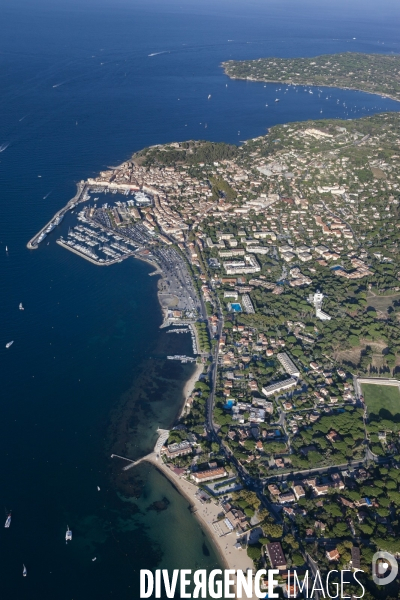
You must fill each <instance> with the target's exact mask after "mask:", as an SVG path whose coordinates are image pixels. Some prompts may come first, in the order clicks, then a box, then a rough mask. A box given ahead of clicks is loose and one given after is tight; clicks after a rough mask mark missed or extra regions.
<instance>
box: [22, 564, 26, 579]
mask: <svg viewBox="0 0 400 600" xmlns="http://www.w3.org/2000/svg"><path fill="white" fill-rule="evenodd" d="M22 567H23V569H22V575H23V577H26V575H27V570H26V566H25V565H22Z"/></svg>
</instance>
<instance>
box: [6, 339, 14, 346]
mask: <svg viewBox="0 0 400 600" xmlns="http://www.w3.org/2000/svg"><path fill="white" fill-rule="evenodd" d="M13 343H14V340H11V342H8V344H6V348H9V347H10V346H12V345H13Z"/></svg>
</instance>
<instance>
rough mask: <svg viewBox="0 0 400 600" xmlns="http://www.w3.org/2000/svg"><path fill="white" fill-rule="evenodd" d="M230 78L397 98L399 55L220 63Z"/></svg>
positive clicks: (399, 90)
mask: <svg viewBox="0 0 400 600" xmlns="http://www.w3.org/2000/svg"><path fill="white" fill-rule="evenodd" d="M222 66H223V68H224V71H225V73H226V74H227V75H228V76H229V77H231V78H233V79H248V80H250V81H266V82H274V83H285V84H291V85H313V86H327V87H336V88H347V89H352V90H360V91H363V92H369V93H371V94H380V95H383V96H386V97H388V98H392V99H393V100H399V101H400V56H396V55H388V54H360V53H358V52H344V53H341V54H323V55H321V56H314V57H311V58H275V57H274V58H271V57H270V58H259V59H257V60H243V61H236V60H229V61H227V62H224V63H222Z"/></svg>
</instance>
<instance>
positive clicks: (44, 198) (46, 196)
mask: <svg viewBox="0 0 400 600" xmlns="http://www.w3.org/2000/svg"><path fill="white" fill-rule="evenodd" d="M52 191H53V190H50V192H48V194H46V195H45V196H43V200H46V198H48V197H49V196H50V194H51V192H52Z"/></svg>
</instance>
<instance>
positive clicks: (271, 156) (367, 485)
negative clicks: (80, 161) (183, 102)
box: [58, 113, 400, 598]
mask: <svg viewBox="0 0 400 600" xmlns="http://www.w3.org/2000/svg"><path fill="white" fill-rule="evenodd" d="M399 165H400V117H399V116H398V114H395V113H387V114H380V115H376V116H374V117H368V118H363V119H359V120H353V121H338V120H321V121H314V122H305V123H290V124H285V125H278V126H275V127H273V128H272V129H271V130H270V131H269V132H268V134H267V135H266V136H262V137H259V138H256V139H252V140H248V141H247V142H244V143H243V144H242V145H241V146H239V147H236V146H230V145H227V144H212V143H210V142H194V141H189V142H184V143H178V142H177V143H172V144H167V145H164V146H153V147H151V148H146V149H145V150H143V151H141V152H138V153H136V154H135V155H134V156H133V157H132V158H131V159H130V160H128V161H126V162H125V163H123V164H122V165H120V166H119V167H117V168H114V169H109V170H107V171H104V172H101V173H100V175H99V177H97V178H94V179H90V180H88V181H86V182H82V184H81V194H82V195H81V196H80V198H79V199H78V202H77V203H75V205H78V204H80V203H82V207H79V213H78V220H79V224H77V225H75V226H74V228H73V229H72V230H70V231H69V233H68V237H67V239H65V238H59V240H58V243H59V244H60V245H62V246H63V247H65V248H66V249H68V250H72V251H74V252H75V253H77V254H80V255H81V256H82V258H86V259H90V260H91V262H93V263H94V264H98V265H100V264H103V265H105V264H113V263H114V262H120V261H121V260H123V259H125V258H128V257H131V256H135V257H137V258H140V259H142V260H146V261H147V262H149V263H150V264H152V265H153V266H154V267H155V268H156V271H155V272H156V273H157V274H159V275H161V278H160V280H159V298H160V303H161V306H162V308H163V313H164V315H163V316H164V320H163V324H164V326H166V327H169V326H173V327H174V328H178V329H179V328H180V327H184V328H190V331H191V332H192V336H193V339H194V345H193V350H194V355H195V358H196V360H197V370H196V379H198V381H197V382H196V383H194V386H193V390H192V391H191V393H190V394H188V396H187V398H186V400H185V405H184V407H183V410H182V413H181V417H180V419H179V421H178V422H177V424H176V426H175V428H174V429H172V430H171V431H170V432H169V434H168V437H166V438H165V440H164V443H163V445H162V446H161V447H160V448H158V450H157V452H156V456H153V457H152V462H154V464H156V465H157V466H158V467H159V468H162V470H163V471H164V472H165V473H168V476H169V477H171V479H172V480H173V481H174V482H175V484H176V485H177V487H178V488H179V489H181V490H183V492H184V493H185V494H186V496H187V497H188V498H189V499H190V501H191V503H192V504H193V505H194V506H196V512H197V513H198V514H199V518H200V516H201V515H202V516H201V519H202V520H203V522H204V523H206V524H207V527H208V529H209V531H210V532H211V533H212V535H213V537H214V540H215V542H216V545H217V547H218V548H219V550H220V553H221V555H222V557H223V559H224V561H225V563H226V564H227V565H228V566H230V567H231V568H232V565H235V566H236V567H237V566H238V565H242V566H243V568H254V567H257V568H262V567H263V566H265V565H267V567H268V566H271V567H272V568H276V569H278V570H279V571H280V576H279V583H280V589H281V592H282V593H283V594H284V595H285V596H287V597H293V594H294V593H295V592H296V590H294V588H293V585H292V584H291V583H290V581H288V572H289V571H290V570H291V571H292V572H293V570H295V571H296V573H297V575H298V577H299V580H301V579H302V576H304V573H305V571H306V569H311V570H312V571H315V570H316V569H318V570H320V571H321V572H324V571H327V570H329V569H332V568H341V569H348V570H349V571H352V570H357V569H363V570H364V571H365V574H366V575H367V574H369V573H370V570H371V558H372V556H373V554H374V553H375V552H376V550H379V549H381V550H387V551H390V552H392V553H394V554H396V553H398V552H400V548H399V547H398V541H397V540H398V533H399V531H400V530H399V515H400V491H399V482H400V470H399V467H398V457H399V454H400V438H399V433H400V378H399V374H400V342H399V339H400V322H399V313H400V255H399V246H398V237H399V233H398V232H399V228H400V208H399V202H400V175H399V174H398V173H399ZM100 198H101V199H100ZM105 198H106V199H107V201H105V200H104V199H105ZM110 198H111V199H112V198H114V199H115V200H116V201H111V200H110ZM96 247H97V249H95V248H96ZM100 249H101V252H102V254H101V255H100ZM88 252H92V253H93V255H90V254H88ZM100 256H101V257H100ZM100 261H102V263H100ZM178 358H180V357H178ZM363 583H364V585H365V587H366V589H367V592H366V596H365V597H366V598H374V597H376V596H375V595H374V593H375V592H374V589H375V587H374V586H375V584H373V583H372V581H371V580H370V578H369V579H368V578H367V577H366V576H364V579H363ZM354 589H355V588H354ZM349 590H350V593H352V591H353V590H352V587H351V585H349ZM368 594H369V595H368ZM349 595H350V594H349Z"/></svg>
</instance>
